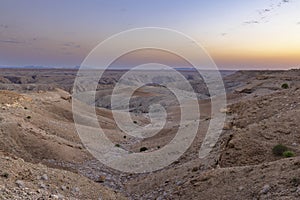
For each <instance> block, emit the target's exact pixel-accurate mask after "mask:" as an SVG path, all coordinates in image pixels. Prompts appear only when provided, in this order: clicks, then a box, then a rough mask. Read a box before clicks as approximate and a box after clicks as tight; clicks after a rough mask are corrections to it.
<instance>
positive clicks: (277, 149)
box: [272, 144, 288, 156]
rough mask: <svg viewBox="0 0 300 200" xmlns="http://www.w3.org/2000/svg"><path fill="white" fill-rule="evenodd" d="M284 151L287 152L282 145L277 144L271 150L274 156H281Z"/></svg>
mask: <svg viewBox="0 0 300 200" xmlns="http://www.w3.org/2000/svg"><path fill="white" fill-rule="evenodd" d="M286 151H288V148H287V147H286V146H284V145H282V144H277V145H276V146H274V147H273V149H272V152H273V154H274V155H275V156H282V155H283V153H284V152H286Z"/></svg>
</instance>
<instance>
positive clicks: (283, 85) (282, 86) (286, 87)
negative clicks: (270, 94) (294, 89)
mask: <svg viewBox="0 0 300 200" xmlns="http://www.w3.org/2000/svg"><path fill="white" fill-rule="evenodd" d="M281 88H283V89H288V88H289V85H288V84H287V83H284V84H282V85H281Z"/></svg>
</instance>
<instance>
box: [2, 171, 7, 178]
mask: <svg viewBox="0 0 300 200" xmlns="http://www.w3.org/2000/svg"><path fill="white" fill-rule="evenodd" d="M1 176H2V177H4V178H8V177H9V174H8V173H7V172H4V173H3V174H1Z"/></svg>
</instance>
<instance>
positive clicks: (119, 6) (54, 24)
mask: <svg viewBox="0 0 300 200" xmlns="http://www.w3.org/2000/svg"><path fill="white" fill-rule="evenodd" d="M299 10H300V1H298V0H289V1H287V0H253V1H238V0H227V1H224V0H223V1H221V0H218V1H217V0H212V1H199V0H198V1H197V0H190V1H183V0H182V1H178V0H151V1H150V0H147V1H146V0H114V1H109V0H107V1H100V0H98V1H97V0H90V1H84V0H72V1H71V0H61V1H59V0H56V1H55V0H43V1H40V0H27V1H17V0H2V1H1V2H0V13H1V14H0V15H1V17H0V65H4V66H14V65H46V66H76V65H80V64H81V62H82V61H83V59H84V58H85V57H86V56H87V54H88V53H89V52H90V51H91V50H92V49H93V48H94V47H95V46H96V45H97V44H98V43H99V42H101V41H103V40H104V39H106V38H107V37H109V36H111V35H113V34H116V33H118V32H121V31H124V30H127V29H131V28H137V27H148V26H156V27H164V28H171V29H175V30H178V31H180V32H183V33H185V34H187V35H189V36H191V37H193V38H194V39H195V40H196V41H197V42H199V43H201V44H202V45H203V46H204V47H205V48H206V50H207V51H208V53H209V54H210V55H211V56H212V57H213V59H214V60H215V62H216V63H217V65H218V66H219V67H220V68H225V69H232V68H234V69H244V68H259V69H263V68H264V69H265V68H291V67H295V66H299V65H300V12H299Z"/></svg>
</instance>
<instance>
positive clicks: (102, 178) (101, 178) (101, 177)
mask: <svg viewBox="0 0 300 200" xmlns="http://www.w3.org/2000/svg"><path fill="white" fill-rule="evenodd" d="M105 179H106V176H99V177H98V180H97V181H96V182H98V183H103V182H104V181H105Z"/></svg>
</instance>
